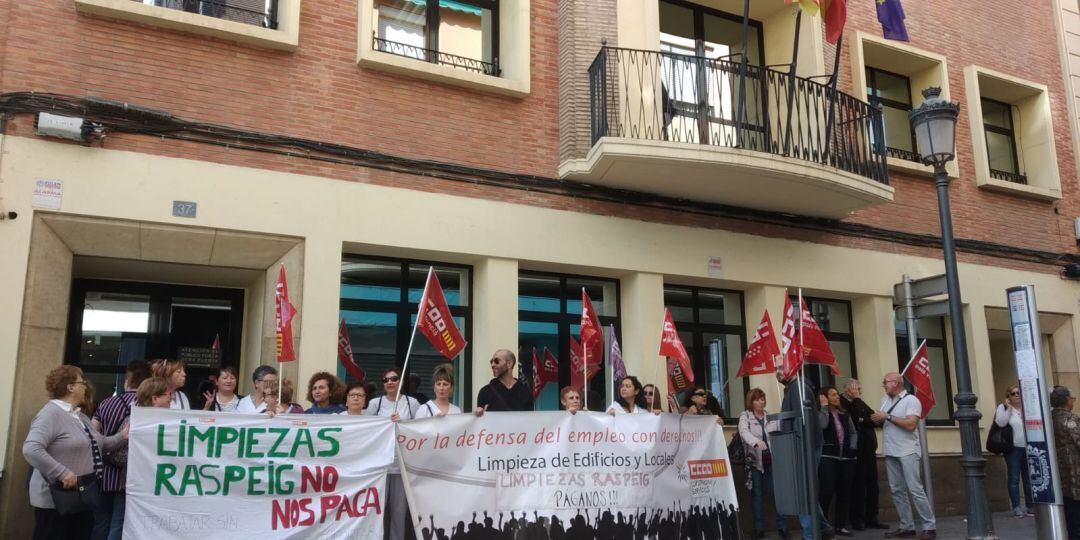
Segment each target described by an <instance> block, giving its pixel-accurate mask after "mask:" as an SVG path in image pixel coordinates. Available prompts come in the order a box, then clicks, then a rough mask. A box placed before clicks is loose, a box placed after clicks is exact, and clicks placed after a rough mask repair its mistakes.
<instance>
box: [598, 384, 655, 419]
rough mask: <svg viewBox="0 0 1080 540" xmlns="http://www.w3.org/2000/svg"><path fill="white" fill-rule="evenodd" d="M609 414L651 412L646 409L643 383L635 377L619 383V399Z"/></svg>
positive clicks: (610, 408) (609, 409) (613, 404)
mask: <svg viewBox="0 0 1080 540" xmlns="http://www.w3.org/2000/svg"><path fill="white" fill-rule="evenodd" d="M607 412H608V414H610V415H612V416H615V415H617V414H636V413H644V412H649V411H648V410H646V409H645V397H644V396H642V395H641V381H639V380H638V378H637V377H634V376H633V375H630V376H627V377H623V378H622V380H621V381H619V398H618V399H616V400H615V403H612V404H611V406H610V407H608V408H607Z"/></svg>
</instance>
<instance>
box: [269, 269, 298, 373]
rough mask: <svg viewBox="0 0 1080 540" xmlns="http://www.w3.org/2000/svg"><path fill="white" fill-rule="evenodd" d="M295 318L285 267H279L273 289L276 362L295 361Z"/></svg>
mask: <svg viewBox="0 0 1080 540" xmlns="http://www.w3.org/2000/svg"><path fill="white" fill-rule="evenodd" d="M294 316H296V308H295V307H293V305H292V302H289V285H288V283H287V282H286V281H285V265H284V264H282V265H281V270H280V271H278V280H277V286H276V287H275V289H274V326H275V328H276V333H277V361H278V362H292V361H293V360H296V350H295V349H294V348H293V335H292V320H293V317H294Z"/></svg>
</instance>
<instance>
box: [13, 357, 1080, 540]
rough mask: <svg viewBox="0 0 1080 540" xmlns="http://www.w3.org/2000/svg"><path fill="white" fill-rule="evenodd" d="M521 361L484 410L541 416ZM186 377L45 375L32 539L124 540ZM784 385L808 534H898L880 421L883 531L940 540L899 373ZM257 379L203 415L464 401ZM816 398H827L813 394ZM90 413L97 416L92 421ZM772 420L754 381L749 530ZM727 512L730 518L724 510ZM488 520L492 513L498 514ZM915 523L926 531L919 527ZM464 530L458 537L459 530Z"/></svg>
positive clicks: (485, 391)
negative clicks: (143, 456) (871, 386)
mask: <svg viewBox="0 0 1080 540" xmlns="http://www.w3.org/2000/svg"><path fill="white" fill-rule="evenodd" d="M516 362H517V359H516V357H515V355H514V354H513V353H512V352H511V351H508V350H499V351H496V352H495V354H493V355H492V358H491V361H490V365H491V369H492V376H493V378H492V379H491V381H490V382H489V383H488V384H487V385H485V386H484V387H483V388H481V389H480V391H479V393H478V396H477V402H476V407H475V409H474V411H473V413H474V414H476V415H477V416H482V415H483V414H484V413H485V412H487V411H531V410H533V393H532V389H531V388H529V386H528V385H527V384H525V383H524V382H523V381H522V380H519V379H518V378H516V377H515V376H514V367H515V364H516ZM186 380H187V372H186V369H185V366H184V363H183V362H180V361H177V360H155V361H149V362H147V361H141V360H139V361H133V362H131V363H129V364H128V366H127V370H126V373H125V377H124V384H123V391H122V392H119V393H117V394H116V395H113V396H110V397H107V398H105V399H103V400H102V401H101V402H100V403H99V404H98V405H97V407H96V409H93V408H92V404H93V388H92V386H91V385H90V382H89V381H88V380H87V379H86V377H85V376H84V374H83V372H82V370H80V369H79V368H78V367H76V366H71V365H65V366H61V367H58V368H56V369H54V370H53V371H51V372H50V373H49V374H48V376H47V377H46V381H45V387H46V391H47V393H48V396H49V398H50V401H49V402H48V403H47V404H46V405H45V406H44V407H43V408H42V409H41V411H40V412H39V413H38V415H37V416H36V417H35V419H34V421H33V423H32V425H31V428H30V432H29V434H28V436H27V438H26V441H25V444H24V446H23V454H24V456H25V457H26V460H27V461H28V462H29V463H30V465H31V466H32V474H31V477H30V481H29V483H28V488H29V494H30V502H31V505H32V506H33V508H34V517H35V533H34V537H35V538H41V539H52V538H57V539H59V538H64V539H68V538H93V539H115V538H120V537H121V535H122V531H123V522H124V508H125V493H124V488H125V483H126V467H127V436H128V426H127V424H128V419H129V417H130V415H131V411H132V408H134V407H160V408H171V409H190V408H191V407H192V403H191V401H190V399H189V398H188V396H187V395H186V394H185V393H184V391H183V390H182V388H183V387H184V385H185V384H186ZM777 380H778V381H779V382H780V383H781V384H783V385H784V386H785V387H786V389H785V390H784V391H783V394H782V404H781V410H782V411H785V412H790V411H800V409H801V404H803V403H805V404H806V405H807V406H809V407H810V417H809V420H810V421H811V422H813V424H812V425H813V433H814V436H813V437H812V439H811V441H810V442H811V444H812V447H813V450H814V459H815V461H816V463H815V466H816V473H817V479H818V482H817V485H818V495H819V496H818V501H819V507H818V508H817V509H815V510H816V513H817V520H816V521H817V522H818V527H819V528H818V530H817V531H815V530H813V527H812V522H813V521H814V520H812V519H811V516H809V515H803V516H793V517H797V518H798V521H799V523H800V525H801V528H802V531H803V532H802V534H803V538H805V539H812V538H831V537H834V536H852V535H853V533H852V532H851V531H852V530H864V529H866V528H877V529H888V526H887V525H885V524H883V523H882V522H881V521H880V520H879V517H878V511H879V506H878V500H879V495H878V487H877V486H878V478H877V464H876V463H877V455H876V452H877V449H878V437H877V433H876V428H878V427H881V428H882V429H883V440H884V448H883V450H884V452H883V453H884V456H885V465H886V470H887V472H888V481H889V486H890V490H891V491H892V499H893V502H894V504H895V506H896V510H897V514H898V516H899V520H900V523H899V526H898V528H897V529H895V530H892V531H889V532H886V533H885V537H896V538H907V537H911V538H914V537H918V538H920V539H933V538H935V537H936V531H935V520H934V515H933V510H932V508H931V507H930V504H929V502H928V498H927V496H926V493H925V491H924V490H923V487H922V482H921V478H920V473H919V458H920V447H919V444H918V441H917V436H916V434H915V427H916V425H917V422H918V418H919V417H920V413H921V409H920V402H919V400H918V399H915V398H914V397H913V396H911V395H910V394H908V393H907V391H906V390H905V389H904V385H903V380H902V378H901V377H900V375H899V374H897V373H889V374H886V375H885V378H884V380H883V381H882V386H883V388H884V390H885V397H884V399H883V401H882V403H881V405H880V407H877V408H874V407H871V406H870V405H868V404H867V403H866V402H864V401H863V399H862V386H861V384H860V383H859V381H857V380H855V379H851V380H848V381H847V383H846V385H844V388H843V391H840V390H839V389H837V388H834V387H824V388H821V389H820V390H815V388H813V386H812V385H811V384H810V383H809V381H806V380H805V379H797V378H795V377H784V376H783V375H780V374H779V373H778V374H777ZM800 380H802V381H803V388H801V389H800V388H799V384H798V381H800ZM251 381H252V391H251V393H250V394H248V395H242V394H240V393H239V392H238V390H239V388H238V387H239V376H238V373H237V372H236V370H235V368H233V367H231V366H222V367H221V368H220V369H217V370H216V372H215V374H214V375H213V376H212V377H211V378H210V380H208V381H206V382H204V383H203V384H202V385H201V386H200V387H199V392H198V395H199V397H201V398H202V402H203V404H202V405H201V407H202V409H203V410H207V411H219V412H237V413H248V414H266V415H268V416H274V415H278V414H338V415H367V416H382V417H387V418H389V419H391V420H392V421H395V422H396V421H399V420H402V419H415V418H428V417H439V416H446V415H453V414H461V413H462V410H461V408H460V407H458V406H457V405H455V404H454V403H452V402H451V397H452V396H453V395H454V384H455V378H454V366H453V365H452V364H442V365H439V366H436V367H435V369H434V371H433V373H432V384H431V391H432V395H433V396H434V397H433V398H431V399H429V398H428V397H427V396H425V395H423V394H421V393H420V382H419V381H418V377H416V376H414V375H410V376H409V377H408V378H407V379H405V380H403V377H402V372H401V370H400V369H398V368H396V367H391V368H387V369H386V370H385V371H384V372H383V373H382V390H383V392H382V394H381V395H379V396H378V397H373V394H374V393H375V390H376V389H375V387H374V385H373V384H371V383H370V382H366V381H353V382H350V383H349V384H348V385H346V384H344V383H343V382H342V381H341V380H339V379H338V377H336V376H335V375H333V374H331V373H328V372H318V373H316V374H314V375H312V376H311V377H310V379H309V380H308V385H307V394H306V398H307V401H308V402H309V403H310V407H308V408H307V409H305V408H304V407H302V406H301V405H299V404H297V403H294V402H293V395H294V390H293V384H292V382H291V381H289V380H287V379H281V378H280V375H279V374H278V372H277V370H276V369H274V368H273V367H271V366H265V365H263V366H259V367H257V368H256V369H255V370H254V371H253V373H252V376H251ZM616 389H617V390H616V392H615V399H614V401H613V402H612V403H611V404H610V406H609V407H608V408H607V412H608V413H609V414H611V415H622V414H659V413H661V412H664V400H663V399H662V398H663V396H662V395H661V391H660V389H659V388H658V387H657V386H656V385H654V384H645V385H643V384H642V383H641V381H640V380H639V379H638V378H637V377H634V376H626V377H623V378H621V379H620V380H619V381H617V386H616ZM815 395H816V396H817V399H812V396H815ZM682 398H683V399H682V401H681V402H679V401H676V400H675V398H674V396H671V395H669V396H668V402H667V408H668V411H670V412H675V413H681V414H688V415H712V416H715V417H716V418H717V422H718V423H720V424H721V425H722V423H723V421H722V418H723V417H724V416H725V415H724V411H722V410H721V407H720V404H719V401H718V400H717V398H716V396H714V395H713V394H712V393H711V392H709V391H708V390H706V389H705V388H702V387H694V388H691V389H689V390H688V391H687V392H685V393H684V394H683V396H682ZM582 401H583V400H582V390H581V389H579V388H575V387H573V386H567V387H564V388H562V389H561V390H560V392H559V403H560V404H561V406H562V408H563V409H565V410H566V411H568V412H570V413H571V414H573V413H576V412H578V411H580V410H582ZM1051 403H1052V405H1053V407H1054V414H1053V416H1054V423H1055V431H1056V433H1058V434H1059V436H1058V437H1057V439H1056V444H1057V449H1058V458H1059V461H1060V463H1061V475H1062V486H1063V493H1064V497H1065V507H1066V518H1067V524H1068V529H1069V531H1070V536H1069V538H1080V417H1077V416H1075V415H1073V414H1072V412H1071V408H1072V404H1073V398H1072V395H1071V393H1070V392H1069V390H1068V389H1067V388H1064V387H1056V388H1055V389H1054V391H1053V392H1052V393H1051ZM1021 407H1022V404H1021V402H1020V399H1019V389H1018V388H1017V387H1016V386H1012V387H1010V388H1009V389H1008V391H1007V394H1006V399H1005V400H1004V402H1002V403H1001V404H1000V405H999V406H998V409H997V411H996V414H995V417H994V422H995V423H997V424H998V425H999V426H1001V427H1005V426H1010V427H1011V428H1012V432H1013V441H1012V442H1013V446H1012V448H1010V449H1009V451H1006V452H1005V462H1006V465H1007V470H1008V475H1007V487H1008V491H1009V496H1010V499H1011V502H1012V507H1013V511H1014V513H1015V514H1016V515H1017V517H1025V516H1029V515H1032V502H1033V501H1032V498H1031V487H1030V482H1029V479H1028V477H1027V474H1026V473H1027V467H1025V466H1024V459H1025V445H1026V443H1025V441H1024V440H1023V424H1022V422H1023V411H1022V408H1021ZM91 412H92V416H90V417H88V416H87V415H88V414H90V413H91ZM767 415H768V411H767V399H766V395H765V392H764V391H763V390H761V389H760V388H753V389H751V390H750V391H749V392H748V393H747V395H746V400H745V410H743V411H742V413H741V414H740V415H739V416H738V425H737V439H738V441H739V443H740V444H741V445H743V450H744V451H743V452H742V453H741V455H743V456H745V457H744V459H745V465H746V471H747V481H746V484H747V488H748V491H749V494H750V499H751V500H750V503H751V504H750V507H751V510H752V512H753V531H752V533H751V535H750V536H751V538H763V537H764V535H765V529H766V526H765V517H766V514H765V506H766V501H769V500H773V482H774V478H775V476H774V473H773V454H772V441H771V438H772V436H771V434H773V433H775V432H777V431H778V430H779V429H781V428H784V429H790V426H784V425H783V424H784V423H785V422H791V420H784V421H782V422H776V421H771V420H769V419H768V417H767ZM388 473H389V474H388V478H387V503H386V504H387V511H386V512H385V520H386V523H385V525H386V531H387V533H388V537H389V538H416V533H415V532H414V530H413V529H414V526H413V518H412V517H410V516H409V513H408V504H407V501H406V498H405V490H404V484H403V482H402V478H401V473H400V463H398V461H397V460H396V459H395V462H394V464H393V465H392V466H391V468H390V470H389V471H388ZM1021 486H1022V487H1023V492H1024V495H1025V497H1024V502H1025V503H1026V504H1025V505H1024V506H1021V504H1020V487H1021ZM76 487H79V488H82V490H83V491H86V490H90V491H92V492H93V493H94V494H95V495H96V496H95V497H94V499H93V500H92V501H89V502H87V501H85V500H82V501H80V502H79V503H77V504H82V506H76V507H70V506H71V505H72V504H73V503H71V502H70V501H69V498H68V497H67V496H66V495H65V493H66V492H69V491H71V490H73V489H74V488H76ZM909 500H910V502H909ZM911 503H914V510H915V511H916V513H917V517H918V521H917V522H916V520H915V519H914V518H913V516H912V504H911ZM714 510H715V509H714ZM720 513H721V514H724V512H723V511H721V512H720ZM774 514H775V512H774ZM657 516H659V514H657ZM657 516H653V517H651V518H649V517H646V516H638V517H636V518H635V516H633V515H628V516H627V517H626V519H625V521H623V520H620V519H615V521H613V522H612V523H611V524H607V522H606V521H605V519H604V518H602V517H600V516H597V521H596V522H595V523H591V522H590V521H589V519H588V518H586V519H585V520H584V521H583V523H584V525H583V524H582V523H577V522H572V523H570V524H569V526H570V529H572V528H573V527H575V526H577V527H579V528H580V527H583V526H585V525H588V526H592V527H593V528H597V527H602V526H606V525H611V527H612V528H613V530H616V529H617V530H625V531H651V530H654V529H656V530H660V529H662V528H663V523H664V521H663V519H660V518H658V517H657ZM694 516H695V514H693V513H687V514H685V516H682V517H678V519H680V520H681V519H686V520H690V519H693V518H694ZM535 517H536V518H537V520H540V521H536V520H530V519H527V518H528V516H525V515H524V514H523V515H522V517H521V518H520V520H519V522H518V523H515V519H514V518H510V519H509V520H507V521H506V523H505V524H504V523H501V522H502V519H501V516H500V525H499V527H498V529H499V530H503V531H504V532H505V531H506V530H515V529H518V528H521V527H525V528H526V529H528V528H529V527H535V525H536V523H541V524H545V525H546V524H550V526H549V527H548V530H558V527H554V525H555V521H554V520H556V519H557V518H554V517H552V518H551V519H550V520H546V519H545V518H543V517H540V516H535ZM669 517H670V516H669ZM725 518H727V516H726V515H725ZM635 519H636V522H635ZM731 519H732V520H734V518H731ZM486 521H491V518H487V519H486V520H485V522H486ZM731 522H732V523H733V522H734V521H731ZM417 523H418V524H419V528H423V529H424V531H423V536H424V537H425V538H430V537H437V538H440V537H445V533H443V532H442V531H443V529H436V528H435V526H434V524H426V523H424V522H423V519H422V518H420V519H419V521H418V522H417ZM462 525H463V524H458V525H457V527H456V528H455V530H454V533H460V531H458V530H457V529H461V526H462ZM473 525H475V526H476V527H474V526H473ZM725 526H726V524H725ZM477 527H480V528H482V529H485V530H486V529H487V525H483V526H482V527H481V526H480V525H478V524H472V525H469V527H468V528H469V530H470V531H473V529H476V528H477ZM775 527H776V530H777V532H778V533H779V535H780V537H781V538H784V539H787V538H789V537H790V532H789V527H788V523H787V518H786V517H784V516H780V515H775ZM916 528H918V529H919V530H920V531H919V532H917V531H916ZM526 529H522V530H526ZM567 532H569V529H567ZM454 533H452V534H451V536H450V537H458V536H460V534H454ZM558 536H559V535H556V536H551V538H555V537H558ZM566 537H568V538H569V537H570V536H566ZM627 537H628V538H629V537H630V536H627ZM634 537H641V536H640V535H635V536H634ZM706 537H708V536H706ZM725 537H726V536H725Z"/></svg>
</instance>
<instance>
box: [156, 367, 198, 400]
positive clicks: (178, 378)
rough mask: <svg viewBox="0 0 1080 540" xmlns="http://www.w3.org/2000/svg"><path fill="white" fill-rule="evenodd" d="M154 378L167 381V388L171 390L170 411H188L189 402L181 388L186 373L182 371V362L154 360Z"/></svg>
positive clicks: (185, 378)
mask: <svg viewBox="0 0 1080 540" xmlns="http://www.w3.org/2000/svg"><path fill="white" fill-rule="evenodd" d="M153 366H154V376H155V377H161V378H162V379H165V380H166V381H169V388H170V389H171V390H172V402H170V403H169V408H170V409H190V408H191V401H189V400H188V397H187V394H184V391H183V390H181V388H183V387H184V383H186V382H187V371H185V370H184V361H183V360H165V359H161V360H155V361H154V362H153Z"/></svg>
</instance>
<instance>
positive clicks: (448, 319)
mask: <svg viewBox="0 0 1080 540" xmlns="http://www.w3.org/2000/svg"><path fill="white" fill-rule="evenodd" d="M416 325H417V326H418V327H419V329H420V332H421V333H422V334H424V336H425V337H427V338H428V341H430V342H431V345H432V346H433V347H435V350H437V351H439V353H440V354H442V355H443V356H445V357H446V358H447V360H453V359H454V358H456V357H457V355H458V354H459V353H461V351H462V349H464V348H465V345H466V342H465V338H463V337H461V331H459V330H458V327H457V325H456V324H454V318H453V317H452V316H450V307H449V306H447V305H446V297H445V296H443V290H442V286H441V285H439V277H438V276H436V275H435V267H430V268H429V269H428V277H427V283H426V284H425V285H424V295H423V296H422V297H420V314H419V316H418V317H417V319H416Z"/></svg>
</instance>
